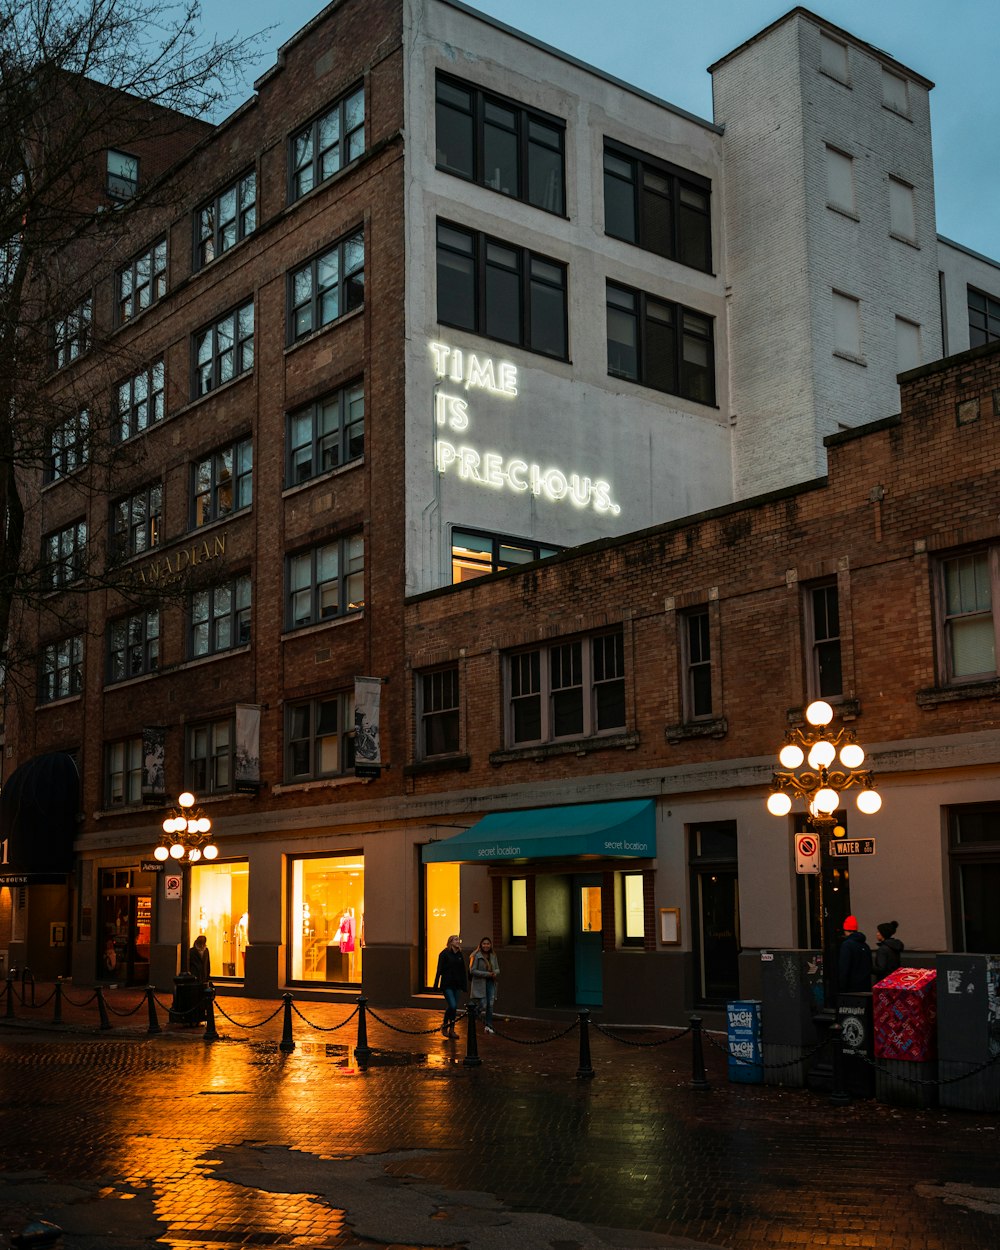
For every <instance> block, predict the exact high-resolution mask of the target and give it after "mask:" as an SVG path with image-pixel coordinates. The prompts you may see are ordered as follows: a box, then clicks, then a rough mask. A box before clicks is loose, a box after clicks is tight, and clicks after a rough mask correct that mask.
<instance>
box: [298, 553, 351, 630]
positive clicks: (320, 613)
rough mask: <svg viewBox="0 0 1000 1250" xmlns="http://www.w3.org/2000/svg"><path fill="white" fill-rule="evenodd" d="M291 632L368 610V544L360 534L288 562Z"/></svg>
mask: <svg viewBox="0 0 1000 1250" xmlns="http://www.w3.org/2000/svg"><path fill="white" fill-rule="evenodd" d="M287 602H288V622H287V623H288V628H289V629H298V628H299V627H300V626H302V625H315V624H316V623H317V622H319V621H326V620H332V619H333V617H335V616H345V615H346V614H347V613H349V612H358V611H360V610H361V609H362V608H363V607H364V606H365V543H364V538H363V537H362V536H361V535H360V534H353V535H351V537H350V538H338V539H335V540H334V541H333V542H329V543H324V544H323V545H322V546H321V547H312V548H310V550H308V551H302V552H299V554H298V555H294V556H291V557H289V560H288V601H287Z"/></svg>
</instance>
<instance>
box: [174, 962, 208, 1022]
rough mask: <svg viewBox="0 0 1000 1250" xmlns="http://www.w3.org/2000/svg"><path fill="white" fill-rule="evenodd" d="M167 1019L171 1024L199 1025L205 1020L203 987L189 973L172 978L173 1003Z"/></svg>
mask: <svg viewBox="0 0 1000 1250" xmlns="http://www.w3.org/2000/svg"><path fill="white" fill-rule="evenodd" d="M167 1018H168V1019H169V1021H170V1023H171V1024H201V1023H202V1021H203V1020H204V1019H205V987H204V986H203V985H202V983H201V982H200V981H199V980H198V978H197V977H196V976H192V974H191V973H190V972H182V973H181V974H180V976H176V977H174V1001H173V1002H172V1003H171V1004H170V1010H169V1011H168V1012H167Z"/></svg>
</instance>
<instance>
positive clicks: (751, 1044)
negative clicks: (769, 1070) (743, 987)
mask: <svg viewBox="0 0 1000 1250" xmlns="http://www.w3.org/2000/svg"><path fill="white" fill-rule="evenodd" d="M726 1033H727V1037H728V1040H729V1079H730V1080H731V1081H735V1082H736V1083H737V1084H740V1085H760V1083H761V1082H762V1081H763V1080H764V1069H763V1067H761V1054H760V1003H759V1002H758V1001H757V1000H756V999H753V998H744V999H742V1000H741V1001H739V1002H735V1003H726Z"/></svg>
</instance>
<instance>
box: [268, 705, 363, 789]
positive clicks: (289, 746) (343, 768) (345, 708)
mask: <svg viewBox="0 0 1000 1250" xmlns="http://www.w3.org/2000/svg"><path fill="white" fill-rule="evenodd" d="M353 767H354V695H353V693H352V694H346V693H344V694H331V695H328V696H325V697H323V698H318V699H305V700H304V701H302V702H301V703H289V704H288V705H287V706H286V708H285V781H286V782H294V781H316V780H319V779H321V778H323V777H338V776H341V775H342V774H343V773H347V772H350V771H351V769H352V768H353Z"/></svg>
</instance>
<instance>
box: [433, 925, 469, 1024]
mask: <svg viewBox="0 0 1000 1250" xmlns="http://www.w3.org/2000/svg"><path fill="white" fill-rule="evenodd" d="M439 985H440V987H441V993H442V994H443V995H444V1001H445V1011H444V1019H443V1020H442V1021H441V1032H442V1033H443V1034H444V1035H445V1037H454V1036H455V1021H456V1019H457V1018H458V996H459V994H463V993H465V991H466V990H467V989H468V988H469V969H468V967H467V966H466V963H465V956H464V955H463V954H462V939H461V938H460V937H459V936H458V934H457V933H453V934H452V935H451V937H450V938H449V939H448V943H447V945H446V946H445V948H444V950H443V951H442V952H441V954H440V955H438V961H437V972H435V974H434V987H433V988H434V989H437V988H438V986H439Z"/></svg>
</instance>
